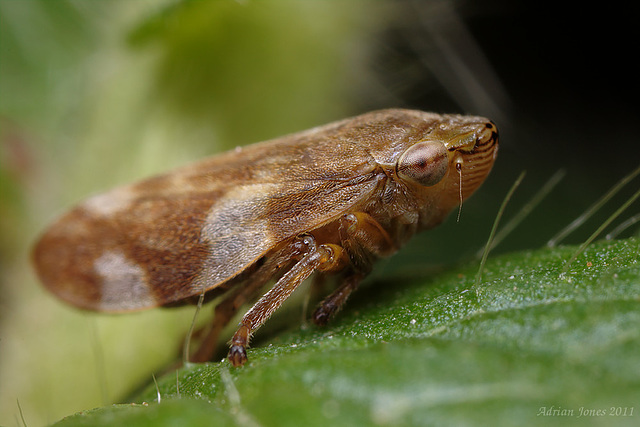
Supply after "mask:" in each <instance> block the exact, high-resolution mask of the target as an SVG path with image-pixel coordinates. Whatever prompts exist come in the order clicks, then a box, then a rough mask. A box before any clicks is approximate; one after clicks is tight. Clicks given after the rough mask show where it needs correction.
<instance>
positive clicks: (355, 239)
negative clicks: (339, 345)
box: [312, 212, 396, 326]
mask: <svg viewBox="0 0 640 427" xmlns="http://www.w3.org/2000/svg"><path fill="white" fill-rule="evenodd" d="M340 239H341V241H342V245H343V247H344V250H345V251H346V252H347V253H348V255H349V260H350V263H351V269H352V271H353V272H352V273H351V274H349V275H347V277H346V278H345V279H344V281H343V282H342V284H341V285H340V286H339V287H338V288H337V289H336V290H335V291H333V293H331V295H329V296H328V297H327V298H325V299H324V300H323V301H322V302H321V303H320V305H319V306H318V308H317V309H316V311H315V312H314V313H313V317H312V319H313V322H314V323H315V324H316V325H320V326H322V325H326V324H327V322H328V321H329V320H330V319H331V317H332V316H333V315H335V314H336V313H337V312H338V310H339V309H340V307H342V305H343V304H344V303H345V302H346V301H347V298H349V295H351V292H353V291H354V290H355V289H356V288H357V287H358V284H359V283H360V281H361V280H362V279H363V278H364V277H365V276H366V275H367V273H369V271H370V270H371V265H372V264H373V261H374V260H375V258H379V257H381V256H385V255H389V254H391V253H393V252H395V250H396V246H395V244H394V243H393V241H392V240H391V237H389V234H388V233H387V232H386V230H385V229H384V228H382V226H381V225H380V224H379V223H378V222H377V221H376V220H375V219H374V218H372V217H371V215H369V214H366V213H363V212H356V213H353V214H347V215H345V216H344V217H343V218H342V219H341V223H340Z"/></svg>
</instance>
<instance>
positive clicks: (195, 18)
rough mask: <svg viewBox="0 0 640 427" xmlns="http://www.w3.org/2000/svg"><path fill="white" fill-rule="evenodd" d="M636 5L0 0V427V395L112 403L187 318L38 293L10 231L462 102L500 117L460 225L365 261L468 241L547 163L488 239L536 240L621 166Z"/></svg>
mask: <svg viewBox="0 0 640 427" xmlns="http://www.w3.org/2000/svg"><path fill="white" fill-rule="evenodd" d="M637 19H638V16H637V14H635V13H633V12H632V11H631V9H630V8H628V7H622V6H617V5H609V4H607V5H598V7H595V5H592V6H587V5H586V4H585V5H580V7H579V8H578V7H576V6H573V5H568V4H567V6H566V7H564V5H558V3H554V4H553V5H552V4H541V3H540V2H533V1H506V0H505V1H499V0H495V1H494V0H491V1H482V2H477V1H445V0H442V1H418V0H414V1H364V0H359V1H344V2H320V1H308V2H294V1H280V2H267V1H242V2H232V1H161V2H143V1H125V0H117V1H105V2H85V1H56V2H50V1H46V0H42V1H36V0H26V1H19V2H18V1H8V0H1V1H0V152H1V155H2V157H1V158H0V181H1V182H0V270H1V271H0V274H1V276H0V277H1V279H0V280H2V282H1V286H2V288H1V289H0V291H1V292H0V331H1V336H0V387H1V388H2V389H1V390H0V391H1V393H0V396H2V397H1V398H0V399H1V400H0V414H3V415H2V417H8V418H0V424H10V423H13V422H14V420H15V417H14V414H16V413H17V412H16V410H17V407H16V404H15V401H16V398H18V399H20V402H21V403H22V407H23V408H25V410H26V412H27V414H28V415H29V416H28V417H27V421H28V422H30V423H31V422H33V423H35V424H39V423H41V422H46V421H47V420H48V421H53V420H55V419H58V418H60V417H61V416H63V415H66V414H69V413H71V412H73V411H76V410H80V409H86V408H88V407H92V406H96V405H99V404H101V403H105V402H110V401H112V400H113V399H116V398H117V397H118V396H121V395H122V393H123V392H124V391H126V390H128V389H129V388H130V387H131V386H132V384H133V383H135V382H136V381H143V380H145V379H148V377H149V373H150V371H151V370H153V369H156V368H157V367H159V366H162V365H163V364H164V363H166V362H167V361H168V360H170V359H171V358H173V357H174V356H175V354H176V352H177V346H176V345H175V343H177V342H179V341H180V339H181V336H182V334H184V331H185V330H186V329H187V327H188V323H189V321H190V320H189V319H190V318H191V311H190V310H189V309H185V310H177V311H164V310H152V311H151V312H148V313H144V314H140V315H132V316H118V317H110V316H95V315H86V314H84V313H79V312H77V311H75V310H73V309H70V308H68V307H66V306H63V305H62V304H60V303H59V302H58V301H56V300H54V298H52V297H51V296H49V295H48V294H45V293H44V291H43V290H42V289H41V288H40V287H39V285H38V284H37V281H36V279H35V277H34V276H33V274H32V272H31V269H30V267H29V264H28V251H29V247H30V245H31V244H32V242H33V240H34V239H35V238H36V236H37V233H38V232H40V231H41V230H42V229H43V228H44V227H45V225H46V224H47V223H48V222H50V221H51V220H52V219H53V218H54V217H55V216H56V215H58V214H60V213H62V212H63V211H64V210H65V209H66V208H68V207H69V206H71V205H72V204H73V203H75V202H77V201H79V200H81V199H82V198H84V197H86V196H87V195H89V194H92V193H95V192H99V191H102V190H105V189H108V188H109V187H112V186H114V185H117V184H120V183H125V182H129V181H131V180H134V179H139V178H141V177H144V176H148V175H150V174H152V173H156V172H160V171H164V170H166V169H168V168H170V167H173V166H177V165H180V164H185V163H187V162H189V161H193V160H197V159H198V158H201V157H203V156H206V155H210V154H214V153H216V152H219V151H221V150H224V149H228V148H232V147H235V146H237V145H241V144H246V143H251V142H255V141H259V140H264V139H268V138H272V137H276V136H279V135H282V134H285V133H290V132H295V131H298V130H301V129H305V128H308V127H310V126H315V125H319V124H323V123H326V122H329V121H331V120H336V119H340V118H343V117H346V116H350V115H356V114H359V113H362V112H365V111H368V110H373V109H377V108H388V107H405V108H416V109H421V110H427V111H435V112H447V113H469V114H479V115H484V116H487V117H490V118H492V119H493V120H494V121H495V122H496V123H497V124H498V127H499V128H500V131H501V147H500V154H499V157H498V161H497V163H496V165H495V168H494V171H493V173H492V175H491V176H490V178H489V179H488V180H487V181H486V183H485V185H484V186H483V187H482V189H481V190H480V191H479V192H478V193H477V194H476V195H475V196H474V197H473V198H472V199H470V200H469V201H468V202H467V203H465V206H464V207H463V210H462V217H461V221H460V223H458V224H456V222H455V220H453V219H454V218H450V219H449V220H448V221H447V223H446V224H445V225H444V226H442V227H440V228H439V229H437V230H434V231H433V232H430V233H425V234H424V235H422V236H419V237H417V238H416V239H415V240H414V241H412V243H411V244H410V247H409V248H406V249H405V250H403V251H402V252H401V253H400V254H399V255H398V258H397V259H398V260H399V261H398V262H397V263H396V262H394V265H395V266H396V270H393V271H392V270H390V267H389V265H388V264H387V265H382V267H381V270H383V271H387V274H395V273H396V272H398V269H401V270H405V271H419V270H420V269H421V268H425V269H426V268H428V267H430V266H433V265H436V266H442V265H451V264H454V263H456V262H460V261H461V260H465V259H468V258H469V257H472V256H473V254H474V253H475V252H476V251H477V250H478V248H480V247H482V245H483V243H484V241H485V240H486V238H487V236H488V234H489V230H490V227H491V223H492V221H493V219H494V218H495V215H496V212H497V209H498V207H499V205H500V203H501V201H502V199H503V197H504V195H505V194H506V193H507V191H508V189H509V187H510V186H511V185H512V184H513V182H514V181H515V179H516V177H517V176H518V175H519V173H520V172H521V171H522V170H526V171H527V175H526V178H525V180H524V182H523V184H522V185H521V187H520V188H519V189H518V191H517V192H516V194H515V196H514V198H513V200H512V201H511V202H510V204H509V206H508V208H507V211H506V213H505V219H506V220H508V219H509V218H510V217H512V216H513V215H514V214H515V213H517V212H518V210H519V209H520V208H521V207H522V206H523V205H524V204H525V203H527V201H529V200H530V199H531V198H532V197H533V195H534V194H535V192H536V191H537V190H538V189H539V188H540V187H541V186H542V185H543V184H544V183H545V182H546V181H547V180H548V179H549V178H550V177H551V176H552V175H553V174H554V173H556V172H557V171H558V170H561V169H562V170H564V171H565V177H564V179H563V180H562V181H561V183H560V184H559V185H558V186H557V187H556V188H555V189H554V190H553V191H552V192H551V193H550V194H549V195H548V197H547V198H545V199H544V200H543V202H542V203H541V204H540V205H539V206H538V207H537V209H536V210H534V211H533V212H532V213H531V215H530V216H529V217H527V218H526V219H525V221H524V222H523V223H522V224H521V226H520V227H519V228H517V229H516V230H515V231H514V232H513V233H512V234H511V235H509V236H508V237H507V238H506V239H505V240H504V241H503V242H502V243H501V245H500V246H498V247H497V248H496V250H495V251H496V253H499V252H505V251H512V250H523V249H536V248H539V247H541V246H543V245H545V243H546V241H547V240H548V239H549V238H551V237H552V236H553V235H554V234H555V233H556V232H557V231H559V230H560V229H561V228H562V227H564V226H565V225H567V224H568V223H569V222H570V221H571V220H573V219H574V218H575V217H576V216H578V215H579V214H581V213H582V212H584V211H585V209H586V208H587V207H588V206H590V205H591V204H592V203H593V202H595V201H596V200H597V199H598V198H599V197H600V196H601V195H602V194H604V193H605V192H606V191H607V190H608V189H609V188H610V187H611V186H613V185H614V184H615V183H616V182H618V181H619V180H620V179H621V178H622V177H623V176H625V175H626V174H628V173H630V172H631V171H632V170H633V169H634V168H636V167H637V166H638V165H639V164H640V144H639V143H638V136H637V130H636V128H637V126H638V117H639V115H638V113H639V111H638V102H637V95H638V90H637V70H638V67H637V65H636V63H635V62H636V61H635V56H637V52H638V47H637V43H638V37H637V35H636V33H637V30H636V29H635V27H636V26H637ZM638 182H639V181H638V179H636V180H634V181H633V182H632V183H631V184H630V185H628V186H627V187H626V188H625V189H624V190H623V191H622V192H621V193H620V194H619V195H618V196H616V197H614V198H613V199H612V200H611V201H610V203H609V204H608V205H607V206H606V207H605V208H604V209H602V211H601V212H600V213H598V214H596V215H595V216H594V217H593V219H591V220H590V221H588V222H587V223H586V224H585V225H584V226H583V227H582V228H581V229H579V230H578V231H577V232H576V233H574V234H572V235H571V236H570V237H569V238H568V239H567V240H566V242H567V243H574V244H575V243H580V242H582V241H584V239H585V238H586V237H587V236H588V235H589V234H590V233H591V232H592V231H594V230H595V229H596V228H597V227H598V226H599V225H600V224H601V223H602V222H603V221H604V220H605V219H606V217H607V216H608V215H609V214H611V213H612V212H613V211H614V210H615V209H616V208H617V207H618V206H620V205H621V204H622V203H623V202H624V201H625V200H626V199H628V198H629V197H630V196H631V194H633V192H635V191H636V190H637V188H638ZM638 211H640V204H639V203H637V202H636V203H635V204H634V205H632V206H631V207H630V208H629V209H628V210H627V211H626V212H625V213H624V214H623V215H622V216H621V218H620V219H619V220H618V221H617V222H615V223H614V224H613V225H612V227H613V226H615V225H616V224H617V223H619V222H620V221H622V220H624V219H626V218H629V217H631V216H632V215H634V214H637V213H638ZM632 234H636V235H637V234H638V227H637V226H636V227H635V228H634V227H632V228H630V229H629V230H627V232H626V233H625V234H623V236H629V235H632ZM385 269H386V270H385ZM176 325H177V326H176ZM184 325H187V326H184ZM135 332H141V334H138V335H136V334H135ZM142 352H145V353H142ZM133 361H135V363H134V362H133ZM4 414H7V415H4Z"/></svg>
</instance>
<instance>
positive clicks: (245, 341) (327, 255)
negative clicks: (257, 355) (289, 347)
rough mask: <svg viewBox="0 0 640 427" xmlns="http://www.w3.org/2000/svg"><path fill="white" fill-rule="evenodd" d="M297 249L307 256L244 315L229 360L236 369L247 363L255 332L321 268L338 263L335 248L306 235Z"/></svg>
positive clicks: (232, 340)
mask: <svg viewBox="0 0 640 427" xmlns="http://www.w3.org/2000/svg"><path fill="white" fill-rule="evenodd" d="M294 246H297V247H296V248H294V250H299V251H300V252H301V253H303V254H304V255H303V256H302V258H301V259H300V260H299V261H298V262H297V263H296V264H295V265H294V266H293V267H291V269H290V270H289V271H287V272H286V273H285V274H284V275H283V276H282V277H281V278H280V280H278V281H277V282H276V284H275V285H274V286H273V288H271V290H270V291H269V292H267V293H266V294H265V295H264V296H263V297H262V298H260V300H258V302H257V303H255V305H254V306H253V307H251V309H250V310H249V311H248V312H247V313H246V314H245V315H244V317H243V318H242V321H241V322H240V327H239V328H238V330H237V331H236V333H235V334H234V336H233V338H232V339H231V348H230V349H229V356H228V357H229V361H230V362H231V364H232V365H233V366H241V365H243V364H244V363H245V362H246V361H247V351H246V347H247V346H248V345H249V339H250V338H251V335H252V334H253V332H254V331H255V330H256V329H258V328H259V327H260V326H261V325H262V324H263V323H264V322H265V321H266V320H267V319H268V318H269V317H270V316H271V315H272V314H273V312H274V311H276V310H277V309H278V308H279V307H280V306H281V305H282V303H283V302H284V301H285V300H286V299H287V298H288V297H289V296H290V295H291V293H292V292H293V291H294V290H295V289H296V288H297V287H298V285H300V283H302V282H303V281H304V280H305V279H306V278H307V277H309V276H310V275H311V274H312V273H313V272H314V271H315V270H316V269H318V268H319V267H320V268H322V267H325V268H326V266H328V265H332V264H334V263H336V262H338V261H337V260H336V256H335V251H336V250H339V247H337V246H335V245H320V246H318V245H316V242H315V239H314V238H313V237H312V236H310V235H305V236H303V237H302V238H301V239H300V240H298V241H297V242H295V243H294Z"/></svg>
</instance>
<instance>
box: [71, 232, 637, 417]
mask: <svg viewBox="0 0 640 427" xmlns="http://www.w3.org/2000/svg"><path fill="white" fill-rule="evenodd" d="M574 251H575V247H559V248H554V249H546V248H545V249H541V250H537V251H526V252H520V253H513V254H508V255H504V256H501V257H498V258H495V259H490V260H489V262H488V263H487V265H486V270H485V271H484V273H483V282H482V283H481V285H480V286H475V284H474V280H475V274H476V271H477V262H473V263H470V264H468V265H466V266H463V267H461V268H459V269H454V270H451V271H448V272H444V273H441V274H439V275H436V276H432V277H430V278H429V279H427V280H421V281H417V282H414V283H411V282H398V281H395V282H394V281H391V280H382V281H378V282H376V283H372V284H370V285H369V286H365V287H364V288H363V289H361V291H360V294H359V296H358V297H356V298H354V300H353V301H350V303H349V304H347V307H346V308H345V310H344V311H343V312H342V313H341V314H340V315H338V317H337V319H335V321H334V323H332V324H331V325H330V326H329V327H328V328H317V327H315V326H308V327H302V328H298V329H296V330H293V331H291V332H289V333H286V334H284V335H281V336H279V337H277V338H276V339H274V340H273V341H271V343H269V344H267V345H261V346H259V347H256V348H253V349H251V350H250V351H249V358H250V361H249V363H248V364H247V365H246V366H244V367H242V368H238V369H235V368H232V367H230V365H229V363H228V362H226V361H222V362H220V363H211V364H203V365H192V366H188V367H185V368H183V369H181V370H179V371H178V373H177V374H176V373H170V374H167V375H166V376H165V377H163V378H161V379H160V380H159V388H158V390H156V387H155V385H150V386H149V388H148V389H147V390H146V391H145V392H144V393H142V395H141V396H140V397H139V400H140V401H146V402H153V401H155V400H156V398H157V393H158V392H159V393H160V395H161V398H162V399H161V403H160V404H149V406H148V407H146V408H142V409H140V408H139V407H136V408H135V409H133V408H132V409H131V410H128V411H125V410H123V409H122V407H117V408H114V409H112V410H109V409H105V410H104V411H103V412H100V413H97V414H96V415H94V418H91V423H92V425H106V424H108V423H105V422H104V420H105V419H112V418H109V417H116V416H118V417H124V418H118V420H120V421H122V420H125V419H126V422H127V424H128V425H146V424H144V423H143V422H142V421H141V420H142V419H143V418H145V417H144V416H143V415H141V414H147V416H148V417H149V419H154V420H157V421H158V424H156V425H165V424H162V423H160V421H162V422H166V423H167V424H168V423H169V421H167V420H165V419H164V418H163V417H164V415H162V414H164V413H169V412H170V411H171V410H172V408H182V409H181V411H180V410H178V411H177V412H176V413H173V412H171V415H170V416H171V417H178V418H172V419H173V420H174V421H176V420H179V421H180V423H182V424H187V423H190V422H191V420H200V422H203V420H207V421H208V422H210V424H209V425H228V424H229V422H230V420H233V421H234V422H235V423H237V424H239V425H251V424H252V423H255V424H256V425H258V424H259V425H267V426H269V425H274V426H275V425H278V426H286V425H291V426H294V425H296V426H298V425H328V424H330V425H372V424H375V425H377V424H379V425H438V424H448V425H483V424H487V425H488V424H491V425H513V420H518V424H520V425H527V424H533V423H538V422H542V421H544V422H545V423H547V424H551V425H560V424H562V425H566V423H567V422H573V423H576V424H580V425H584V424H585V422H586V423H587V424H589V423H592V424H603V425H604V424H606V425H612V424H625V423H629V424H630V423H631V422H632V421H637V416H638V411H639V410H640V408H638V407H637V405H638V402H640V364H638V358H637V355H638V354H640V328H639V326H640V242H639V241H638V240H637V239H635V238H630V239H627V240H620V241H603V242H599V243H596V244H593V245H591V246H590V247H589V248H588V249H587V250H586V251H585V252H584V253H583V254H581V255H580V256H579V257H578V258H577V260H576V261H575V262H574V263H573V264H572V265H571V266H570V268H569V270H568V272H567V273H566V274H561V273H560V272H561V270H562V268H563V266H564V263H565V262H566V260H568V259H570V258H571V256H572V255H573V253H574ZM193 399H195V400H197V401H199V403H198V404H196V403H194V402H193ZM203 402H206V404H204V405H203V404H202V403H203ZM198 405H199V406H198ZM634 405H635V406H634ZM165 408H166V409H165ZM625 411H626V416H623V414H624V413H625ZM632 411H633V412H632ZM116 412H117V413H116ZM212 413H215V416H211V414H212ZM107 414H109V416H107ZM194 414H195V415H194ZM197 414H200V415H201V416H202V417H203V418H198V417H199V416H200V415H197ZM616 414H617V415H616ZM168 416H169V415H167V417H168ZM156 417H160V418H156ZM180 417H183V418H180ZM543 419H544V420H543ZM138 420H140V423H139V424H134V421H135V422H136V423H137V422H138ZM78 422H79V421H78V418H77V417H72V418H70V419H68V420H65V421H63V422H61V423H60V425H62V426H68V425H84V424H77V423H78ZM196 423H197V422H196Z"/></svg>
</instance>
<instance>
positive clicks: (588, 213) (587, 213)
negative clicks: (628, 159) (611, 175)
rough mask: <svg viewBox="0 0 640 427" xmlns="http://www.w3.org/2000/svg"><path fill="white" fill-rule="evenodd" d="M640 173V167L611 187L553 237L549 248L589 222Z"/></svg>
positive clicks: (549, 242)
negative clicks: (592, 216)
mask: <svg viewBox="0 0 640 427" xmlns="http://www.w3.org/2000/svg"><path fill="white" fill-rule="evenodd" d="M639 173H640V166H638V167H637V168H635V169H634V170H633V171H631V173H630V174H629V175H627V176H625V177H624V178H622V179H621V180H620V181H618V183H617V184H616V185H614V186H613V187H611V189H610V190H609V191H608V192H606V193H605V194H604V195H603V196H602V197H601V198H600V199H599V200H598V201H597V202H595V203H594V204H593V205H591V206H590V207H589V209H587V210H586V211H585V212H584V213H583V214H582V215H580V216H579V217H578V218H576V219H574V220H573V221H572V222H571V224H569V225H568V226H566V227H565V228H564V229H562V230H560V232H559V233H558V234H556V235H555V236H553V238H551V240H549V241H548V242H547V246H549V247H554V246H556V245H557V244H558V243H559V242H560V241H561V240H562V239H564V238H565V237H567V235H569V233H571V232H572V231H573V230H575V229H576V228H578V227H580V226H581V225H582V224H584V222H585V221H586V220H588V219H589V218H590V217H591V215H593V214H594V213H596V212H597V211H598V209H600V208H601V207H602V206H603V205H604V204H605V203H607V201H609V199H611V198H612V197H613V196H614V195H615V194H616V193H617V192H618V191H620V190H621V189H622V187H624V186H625V185H627V183H629V181H631V180H632V179H633V178H635V177H636V176H637V175H638V174H639Z"/></svg>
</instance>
